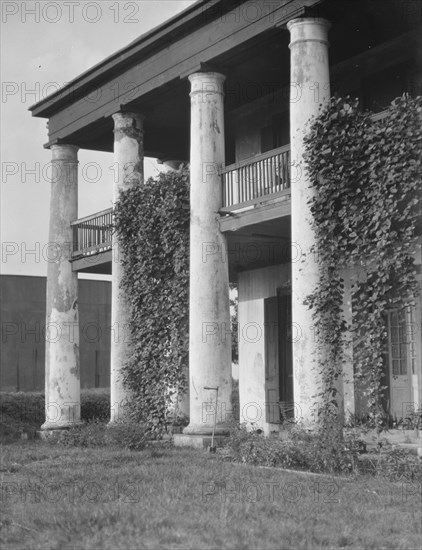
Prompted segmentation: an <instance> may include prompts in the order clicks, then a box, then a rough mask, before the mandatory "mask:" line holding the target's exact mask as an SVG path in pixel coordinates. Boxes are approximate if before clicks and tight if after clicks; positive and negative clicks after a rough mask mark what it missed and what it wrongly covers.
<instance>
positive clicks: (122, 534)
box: [0, 441, 421, 550]
mask: <svg viewBox="0 0 422 550" xmlns="http://www.w3.org/2000/svg"><path fill="white" fill-rule="evenodd" d="M0 469H1V483H2V498H1V507H2V509H1V527H2V530H1V539H0V545H1V548H2V550H7V549H16V550H23V549H31V550H35V549H43V550H46V549H53V548H54V549H56V548H57V549H58V548H60V549H61V550H66V549H69V550H70V549H71V550H76V549H94V548H95V549H101V550H108V549H110V550H111V549H113V550H114V549H122V550H135V549H137V548H148V549H154V550H155V549H161V548H169V549H179V548H180V549H182V548H192V549H193V548H195V549H196V548H197V549H202V548H209V549H219V548H233V549H241V548H260V549H266V550H267V549H270V548H282V549H288V548H292V549H296V548H377V549H378V548H392V549H403V550H404V549H405V550H411V549H414V548H415V549H416V548H420V545H421V487H420V486H417V485H414V484H411V483H409V482H407V481H406V480H398V481H396V482H389V481H387V480H385V479H377V478H369V477H368V478H366V477H365V478H364V477H358V478H352V477H350V478H330V477H329V476H316V475H305V474H296V473H289V472H285V471H280V470H274V469H266V468H256V467H253V466H244V465H239V464H231V463H228V462H223V461H221V460H219V459H217V458H216V457H215V455H210V454H208V453H206V452H200V451H194V450H188V449H174V448H167V449H165V448H164V449H162V448H158V447H157V448H153V449H151V448H149V449H146V450H145V451H142V452H136V451H123V450H119V449H84V448H67V447H66V448H64V447H59V446H51V445H49V444H48V443H45V442H41V441H35V442H33V441H22V442H18V443H11V444H8V445H4V446H3V449H2V461H1V468H0Z"/></svg>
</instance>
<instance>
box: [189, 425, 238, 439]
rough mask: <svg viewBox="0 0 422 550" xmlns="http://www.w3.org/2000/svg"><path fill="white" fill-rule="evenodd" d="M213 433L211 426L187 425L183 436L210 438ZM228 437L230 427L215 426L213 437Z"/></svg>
mask: <svg viewBox="0 0 422 550" xmlns="http://www.w3.org/2000/svg"><path fill="white" fill-rule="evenodd" d="M212 432H213V428H212V426H204V424H189V425H188V426H186V428H185V429H184V430H183V433H184V434H185V435H198V436H209V437H211V435H212ZM228 435H230V427H229V426H228V425H227V424H217V426H216V427H215V431H214V437H216V436H223V437H226V436H228Z"/></svg>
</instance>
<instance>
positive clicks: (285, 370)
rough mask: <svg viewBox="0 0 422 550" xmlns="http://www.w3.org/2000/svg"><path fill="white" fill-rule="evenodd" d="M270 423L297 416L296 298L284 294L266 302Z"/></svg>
mask: <svg viewBox="0 0 422 550" xmlns="http://www.w3.org/2000/svg"><path fill="white" fill-rule="evenodd" d="M264 312H265V319H264V326H265V331H264V332H265V386H266V388H265V394H266V402H267V407H266V421H267V422H269V423H279V422H282V421H283V420H284V419H286V418H292V417H293V416H294V406H293V361H292V297H291V293H290V291H284V290H280V291H279V292H278V296H274V297H271V298H267V299H265V300H264Z"/></svg>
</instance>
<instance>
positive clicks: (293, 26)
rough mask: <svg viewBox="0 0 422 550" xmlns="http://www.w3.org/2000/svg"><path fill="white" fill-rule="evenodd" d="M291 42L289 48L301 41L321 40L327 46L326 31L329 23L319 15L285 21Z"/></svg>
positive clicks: (328, 28) (329, 25)
mask: <svg viewBox="0 0 422 550" xmlns="http://www.w3.org/2000/svg"><path fill="white" fill-rule="evenodd" d="M287 28H288V30H289V31H290V37H291V42H290V44H289V48H290V49H291V48H292V46H294V45H295V44H298V43H303V42H321V43H323V44H326V45H327V46H329V42H328V31H329V30H330V28H331V23H330V21H328V20H327V19H323V18H321V17H301V18H296V19H291V20H290V21H289V22H288V23H287Z"/></svg>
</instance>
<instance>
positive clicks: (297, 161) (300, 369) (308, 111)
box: [287, 18, 330, 424]
mask: <svg viewBox="0 0 422 550" xmlns="http://www.w3.org/2000/svg"><path fill="white" fill-rule="evenodd" d="M287 27H288V29H289V31H290V37H291V42H290V50H291V63H290V67H291V76H290V82H291V84H292V85H293V84H296V85H299V86H300V89H301V96H300V98H299V99H298V100H297V101H294V102H293V101H292V102H291V103H290V134H291V136H290V142H291V144H292V149H291V162H292V164H294V165H302V167H303V166H304V165H303V152H304V143H303V137H304V132H305V131H306V125H307V123H308V121H309V119H310V118H311V117H312V116H315V115H317V114H318V111H319V108H320V104H324V103H325V101H326V100H327V99H328V98H329V96H330V80H329V66H328V39H327V36H328V29H329V27H330V24H329V22H328V21H326V20H324V19H318V18H304V19H293V20H292V21H289V23H288V24H287ZM314 85H316V86H314ZM316 92H317V93H318V96H317V97H316V96H315V93H316ZM312 192H313V191H312V189H311V187H310V183H309V179H308V175H307V172H306V170H305V169H302V170H301V172H300V178H298V179H297V180H296V181H295V184H294V185H292V192H291V204H292V242H294V243H297V245H298V246H300V249H301V250H302V253H303V254H304V257H303V261H300V262H293V263H292V321H293V323H295V324H296V325H297V326H299V327H300V328H301V337H300V338H298V339H297V341H294V342H293V374H294V378H293V380H294V401H295V404H296V406H297V409H296V410H298V409H299V410H300V412H301V417H302V420H303V421H304V422H305V423H309V424H311V423H313V422H314V421H315V416H314V404H315V397H314V396H315V395H316V394H317V393H318V379H319V373H318V372H317V370H316V368H314V365H315V362H316V361H315V359H316V342H315V338H314V335H313V319H312V312H311V311H310V310H309V309H308V306H306V305H305V303H304V302H305V300H306V297H307V296H308V295H309V294H310V293H311V292H313V290H314V288H315V286H316V283H317V281H318V278H319V273H318V269H319V268H318V264H317V263H316V262H315V260H314V256H313V254H312V252H311V249H312V246H313V245H314V243H315V234H314V230H313V227H312V226H311V220H312V215H311V213H310V210H309V204H308V199H309V197H310V196H311V193H312Z"/></svg>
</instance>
